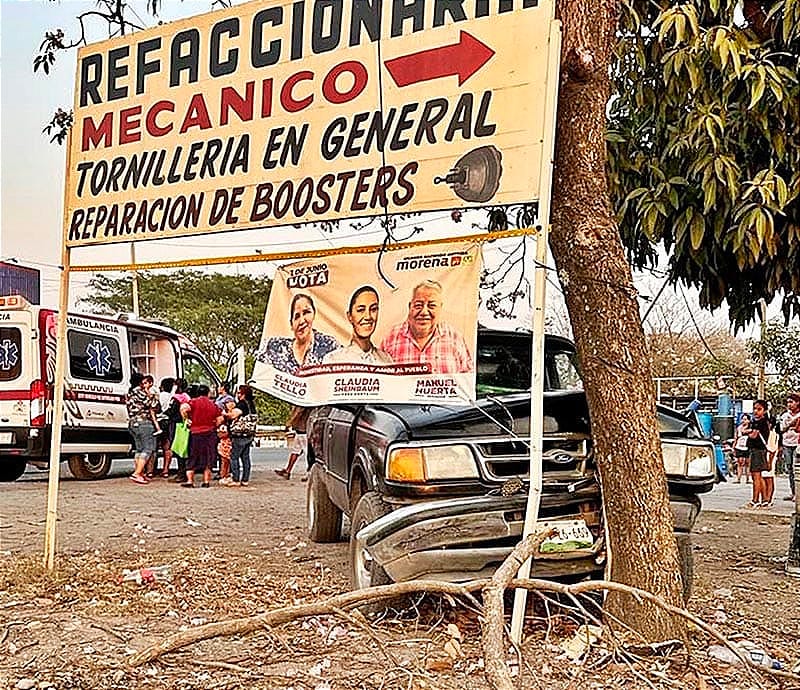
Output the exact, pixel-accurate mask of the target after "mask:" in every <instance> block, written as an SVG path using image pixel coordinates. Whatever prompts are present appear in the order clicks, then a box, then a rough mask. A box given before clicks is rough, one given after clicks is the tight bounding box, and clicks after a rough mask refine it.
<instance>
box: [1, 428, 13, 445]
mask: <svg viewBox="0 0 800 690" xmlns="http://www.w3.org/2000/svg"><path fill="white" fill-rule="evenodd" d="M0 443H4V444H9V443H14V434H13V433H12V432H11V431H3V432H0Z"/></svg>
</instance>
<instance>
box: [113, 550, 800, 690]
mask: <svg viewBox="0 0 800 690" xmlns="http://www.w3.org/2000/svg"><path fill="white" fill-rule="evenodd" d="M545 537H546V535H537V536H535V537H534V536H533V535H531V537H528V538H527V539H526V540H525V541H523V542H522V543H521V544H519V545H518V547H517V548H516V549H515V550H514V552H512V554H515V556H514V558H515V559H516V561H515V562H510V561H506V562H505V563H503V565H501V566H500V569H498V572H497V573H496V574H495V578H496V580H495V578H492V579H491V580H489V579H481V580H472V581H470V582H466V583H464V584H454V583H448V582H440V581H436V580H412V581H410V582H400V583H396V584H391V585H382V586H380V587H373V588H370V589H362V590H356V591H354V592H346V593H344V594H339V595H336V596H333V597H330V598H329V599H327V600H325V601H321V602H314V603H310V604H301V605H299V606H289V607H286V608H281V609H276V610H274V611H267V612H264V613H260V614H257V615H255V616H248V617H244V618H234V619H232V620H227V621H218V622H215V623H207V624H206V625H201V626H198V627H196V628H192V629H190V630H186V631H183V632H180V633H176V634H174V635H171V636H169V637H167V638H164V639H163V640H162V641H161V642H159V643H157V644H155V645H151V646H150V647H147V648H146V649H143V650H142V651H141V652H139V653H137V654H135V655H134V656H133V657H131V659H130V661H129V662H128V663H129V664H130V666H133V667H135V666H140V665H142V664H144V663H147V662H149V661H153V660H154V659H157V658H159V657H160V656H162V655H164V654H167V653H169V652H174V651H176V650H178V649H182V648H184V647H186V646H189V645H192V644H194V643H195V642H199V641H201V640H207V639H211V638H214V637H222V636H229V635H242V634H246V633H250V632H254V631H256V630H260V629H264V628H270V627H273V626H277V625H283V624H285V623H289V622H291V621H295V620H299V619H302V618H308V617H311V616H321V615H341V613H342V611H348V610H350V609H354V608H358V607H359V606H360V605H361V604H363V603H365V602H368V601H369V602H373V601H381V600H383V599H391V598H394V597H397V596H404V595H408V594H416V593H427V594H444V595H450V596H454V597H460V598H462V599H465V600H466V601H468V602H469V603H470V604H471V605H472V606H474V607H475V608H476V609H477V610H479V611H480V610H483V607H482V606H481V605H480V603H479V602H478V601H477V600H476V599H475V596H474V594H473V593H474V592H476V591H481V590H483V591H486V590H487V589H488V590H489V592H490V593H491V596H493V597H495V598H496V596H497V594H496V592H497V590H496V589H494V588H495V587H498V586H499V583H500V582H501V581H505V580H507V584H506V586H505V588H511V589H515V588H524V589H528V590H531V591H534V592H551V593H554V594H561V595H564V596H567V597H573V598H574V597H576V596H580V595H585V594H588V593H590V592H600V591H614V592H620V593H623V594H626V595H628V596H632V597H635V598H638V599H642V600H646V601H649V602H650V603H652V604H654V605H656V606H659V607H661V608H663V609H664V610H665V611H667V612H668V613H671V614H673V615H676V616H680V617H682V618H684V619H686V620H688V621H689V622H691V623H693V624H694V625H695V626H696V627H697V628H698V629H699V630H701V631H702V632H704V633H705V634H706V635H708V636H709V637H711V638H713V639H714V640H716V641H718V642H719V643H721V644H723V645H724V646H726V647H727V648H728V649H730V650H731V651H732V652H733V653H734V654H736V656H737V657H738V658H739V659H740V661H741V662H742V664H743V666H744V667H745V668H746V669H747V670H748V672H750V673H752V671H753V670H756V671H758V672H760V673H764V674H767V675H770V676H773V677H776V678H781V679H786V680H793V681H799V680H800V675H798V674H795V673H790V672H788V671H782V670H778V669H769V668H765V667H763V666H759V665H758V664H756V663H755V662H754V661H753V660H752V659H750V657H749V655H746V654H745V653H744V652H742V650H741V649H739V647H737V646H736V644H735V643H733V642H731V641H730V640H728V638H726V637H725V636H724V635H723V634H722V633H720V632H719V631H718V630H716V629H715V628H714V627H713V626H711V625H709V624H708V623H706V622H705V621H703V620H702V619H701V618H698V617H697V616H695V615H694V614H692V613H690V612H689V611H687V610H686V609H683V608H679V607H677V606H673V605H672V604H669V603H667V602H666V601H664V600H663V599H662V598H661V597H659V596H656V595H655V594H652V593H651V592H647V591H645V590H642V589H637V588H636V587H630V586H628V585H624V584H621V583H618V582H610V581H608V580H589V581H586V582H578V583H574V584H569V585H568V584H563V583H559V582H553V581H551V580H541V579H536V578H530V579H510V578H509V575H508V573H509V572H510V573H511V574H512V575H513V573H516V572H517V570H518V569H519V562H521V561H519V560H518V559H519V558H520V557H524V558H527V556H526V555H525V554H526V549H532V548H538V546H537V545H536V541H537V540H539V539H544V538H545ZM539 543H541V541H540V542H539ZM531 553H532V552H531ZM506 564H508V565H507V567H505V566H506ZM501 570H502V572H501ZM505 588H501V589H500V590H499V591H500V598H501V602H502V592H503V591H504V589H505ZM490 615H491V617H492V618H493V621H494V623H493V625H494V626H495V628H496V626H497V622H496V621H497V614H496V613H494V614H490ZM488 617H489V615H488V614H487V625H488ZM500 621H501V623H500V628H501V630H502V621H503V618H502V614H501V615H500ZM484 638H485V635H484ZM494 638H495V639H493V640H492V644H493V645H494V646H490V647H489V648H488V649H487V647H486V646H485V644H484V663H485V664H486V667H487V678H488V680H489V682H490V683H491V684H492V686H493V687H494V688H497V690H507V689H510V690H513V689H514V686H513V683H512V684H511V685H508V684H507V683H508V681H509V679H510V674H509V673H508V669H507V668H504V669H502V671H501V670H500V669H499V668H498V667H497V666H496V664H497V663H502V664H503V665H504V666H505V662H504V661H503V660H504V659H505V650H504V647H503V642H502V640H503V638H502V634H500V635H494ZM497 638H499V645H498V644H497ZM490 650H491V652H490ZM490 663H491V664H492V672H491V674H490V673H489V670H488V667H489V664H490ZM503 671H504V672H505V673H506V674H507V676H506V677H505V678H503V676H502V672H503Z"/></svg>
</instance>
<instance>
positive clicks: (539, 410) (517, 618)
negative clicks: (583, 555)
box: [510, 20, 561, 644]
mask: <svg viewBox="0 0 800 690" xmlns="http://www.w3.org/2000/svg"><path fill="white" fill-rule="evenodd" d="M560 64H561V22H559V21H556V20H553V21H552V22H551V23H550V54H549V59H548V62H547V71H548V74H547V83H548V84H552V85H555V84H558V75H559V67H560ZM547 98H548V103H547V108H546V110H545V112H546V113H547V115H546V117H547V124H546V126H545V140H544V146H543V150H542V169H541V173H540V177H539V180H540V189H539V197H538V198H539V214H538V215H539V224H540V225H541V231H540V232H539V234H538V235H537V236H536V269H535V271H534V279H533V324H532V327H533V339H532V344H531V424H530V433H531V438H530V465H529V467H530V469H529V470H528V477H529V484H528V505H527V507H526V510H525V524H524V526H523V528H522V538H523V539H525V537H527V536H528V535H530V534H533V533H534V532H535V530H536V524H537V521H538V518H539V505H540V502H541V497H542V437H543V435H544V409H543V402H542V401H543V393H544V338H545V333H544V329H545V318H544V317H545V296H546V287H547V248H548V234H549V230H550V196H551V188H552V180H553V156H554V152H555V127H556V110H557V106H558V93H557V89H556V88H555V86H553V87H552V88H550V89H549V91H548V94H547ZM530 574H531V559H530V558H529V559H528V560H527V561H525V563H523V564H522V566H521V567H520V569H519V572H518V577H520V578H523V579H525V578H528V577H530ZM527 603H528V590H526V589H517V590H515V591H514V608H513V611H512V613H511V631H510V636H511V639H512V640H513V641H514V642H515V643H516V644H520V642H521V641H522V628H523V625H524V623H525V609H526V607H527Z"/></svg>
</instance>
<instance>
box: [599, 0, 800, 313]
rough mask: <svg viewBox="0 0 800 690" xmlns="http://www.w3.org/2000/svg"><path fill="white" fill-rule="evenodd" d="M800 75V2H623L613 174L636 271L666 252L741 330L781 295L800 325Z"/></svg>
mask: <svg viewBox="0 0 800 690" xmlns="http://www.w3.org/2000/svg"><path fill="white" fill-rule="evenodd" d="M742 8H743V10H744V16H742V14H741V12H742ZM799 66H800V2H799V1H798V0H764V1H762V2H756V0H745V1H744V3H742V2H740V0H710V1H709V0H688V1H687V2H683V3H680V4H676V3H672V2H669V1H668V0H658V1H657V2H644V1H642V0H630V1H629V2H628V3H626V4H624V9H623V13H622V19H621V30H620V40H619V42H618V45H617V51H616V62H615V64H614V66H613V68H612V76H613V80H614V92H613V95H612V99H611V101H610V107H609V117H610V123H609V132H608V147H609V163H608V169H609V181H610V185H611V192H612V200H613V202H614V204H615V207H616V210H617V216H618V220H619V224H620V233H621V235H622V237H623V242H624V243H625V245H626V248H627V252H628V257H629V260H630V261H631V262H632V263H633V264H634V265H636V266H640V267H642V266H646V265H648V264H653V263H654V262H655V261H656V258H657V247H656V246H657V245H658V244H662V245H663V246H664V247H665V248H666V249H667V251H668V252H670V255H671V256H670V276H671V280H672V282H673V283H684V284H686V285H689V286H693V287H697V288H699V289H700V302H701V305H702V306H704V307H710V308H711V309H714V308H716V307H719V306H720V305H721V304H722V302H723V301H727V304H728V307H729V314H730V318H731V321H732V322H733V323H734V324H736V325H737V326H741V325H743V324H745V323H746V322H748V321H749V320H751V319H752V318H753V317H754V315H755V313H756V306H757V303H758V300H759V299H762V298H763V299H765V300H766V301H767V302H769V301H771V300H772V298H773V297H774V296H775V295H776V294H781V293H782V294H783V295H784V298H785V301H784V312H785V315H786V316H787V318H788V317H789V315H790V313H794V314H800V302H798V297H799V296H800V87H799V85H798V84H799V79H798V71H799V70H798V67H799Z"/></svg>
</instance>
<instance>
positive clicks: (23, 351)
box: [0, 296, 220, 482]
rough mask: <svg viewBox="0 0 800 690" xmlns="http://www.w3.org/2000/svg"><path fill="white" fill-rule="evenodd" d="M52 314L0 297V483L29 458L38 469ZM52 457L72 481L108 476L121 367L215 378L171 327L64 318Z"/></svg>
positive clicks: (123, 442)
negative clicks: (57, 449) (59, 427)
mask: <svg viewBox="0 0 800 690" xmlns="http://www.w3.org/2000/svg"><path fill="white" fill-rule="evenodd" d="M57 320H58V312H57V311H55V310H53V309H46V308H43V307H38V306H33V305H31V304H29V303H28V302H27V301H26V300H25V299H24V298H22V297H19V296H7V297H0V481H5V482H9V481H14V480H15V479H17V478H19V477H20V476H21V475H22V474H23V472H24V471H25V466H26V465H27V464H28V463H30V464H31V465H34V466H36V467H47V465H48V461H49V451H50V436H51V432H52V406H53V387H54V383H55V382H54V380H53V378H54V373H55V368H56V367H55V362H56V328H57ZM67 352H68V356H67V361H66V375H65V379H64V382H63V385H64V427H63V433H62V435H61V442H62V445H61V453H62V456H61V460H62V461H66V462H67V463H68V464H69V468H70V471H71V472H72V474H74V475H75V476H76V477H78V478H79V479H99V478H101V477H104V476H105V475H106V474H108V471H109V469H110V467H111V461H112V460H113V459H114V458H118V457H126V456H128V455H129V454H130V452H131V437H130V434H129V433H128V415H127V410H126V407H125V395H126V393H127V392H128V389H129V387H130V380H131V373H132V372H140V373H142V374H150V375H152V376H153V378H154V379H155V385H156V387H158V385H159V383H160V382H161V379H163V378H166V377H173V378H174V377H181V378H184V379H186V380H187V382H188V383H189V384H190V385H191V384H201V383H204V384H206V385H208V386H209V387H212V388H211V389H212V390H216V388H215V387H216V385H217V384H218V383H219V380H220V379H219V376H217V374H216V373H215V371H214V369H213V367H212V366H211V365H210V364H209V363H208V361H207V360H206V358H205V357H204V356H203V354H202V353H201V352H200V351H199V350H198V349H197V348H196V347H195V346H194V345H193V344H192V343H191V342H190V341H189V340H188V339H187V338H185V337H184V336H182V335H181V334H180V333H178V332H176V331H174V330H172V329H171V328H168V327H167V326H164V325H161V324H158V323H154V322H148V321H145V320H138V319H135V318H134V317H133V316H132V315H118V316H98V315H90V314H77V313H75V314H73V313H70V314H69V315H68V316H67Z"/></svg>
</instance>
